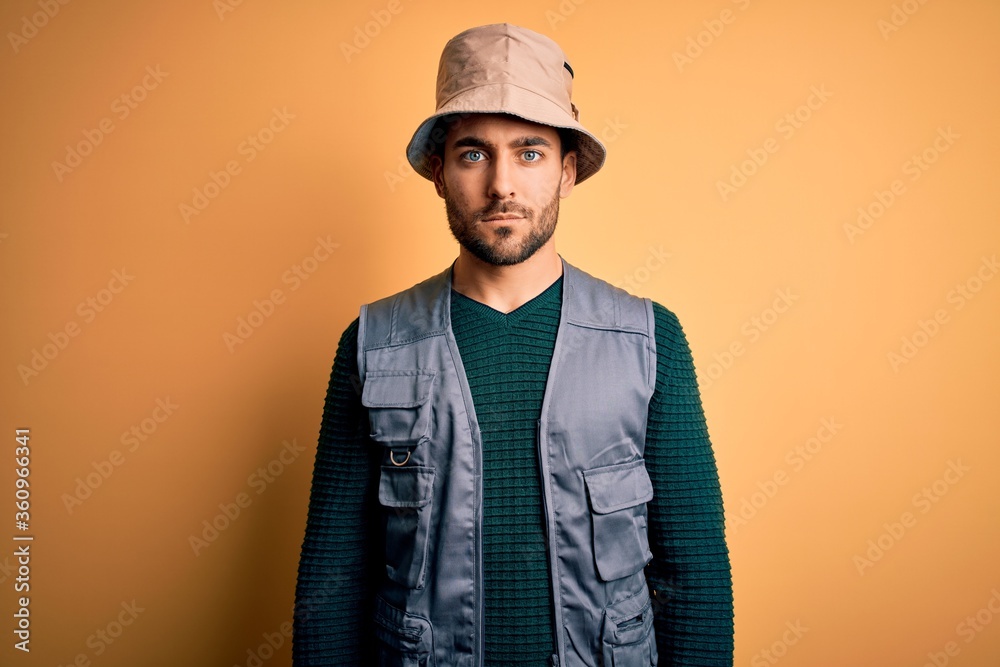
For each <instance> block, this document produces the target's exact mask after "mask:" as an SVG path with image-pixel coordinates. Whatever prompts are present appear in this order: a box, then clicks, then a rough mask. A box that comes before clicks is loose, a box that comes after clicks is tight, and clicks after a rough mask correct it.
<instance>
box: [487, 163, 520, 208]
mask: <svg viewBox="0 0 1000 667" xmlns="http://www.w3.org/2000/svg"><path fill="white" fill-rule="evenodd" d="M488 188H489V192H488V193H487V194H489V196H490V197H491V198H494V199H501V200H502V199H508V198H512V197H514V194H515V193H514V172H513V165H511V164H510V162H509V161H508V160H506V159H503V158H497V159H496V160H494V161H493V164H492V165H490V173H489V183H488Z"/></svg>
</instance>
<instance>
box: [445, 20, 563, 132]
mask: <svg viewBox="0 0 1000 667" xmlns="http://www.w3.org/2000/svg"><path fill="white" fill-rule="evenodd" d="M504 84H506V85H514V86H518V87H520V88H524V89H526V90H529V91H531V92H534V93H535V94H537V95H540V96H542V97H544V98H545V99H547V100H549V101H550V102H551V103H553V104H555V105H557V106H558V107H559V108H561V109H562V110H563V111H565V112H566V113H567V114H569V115H570V116H572V115H574V114H573V106H572V102H571V100H572V96H573V76H572V74H571V73H570V71H569V69H568V68H567V67H566V55H565V54H564V53H563V50H562V49H561V48H560V47H559V45H558V44H556V43H555V42H554V41H552V40H551V39H549V38H548V37H546V36H545V35H541V34H539V33H537V32H534V31H532V30H528V29H526V28H521V27H519V26H515V25H511V24H509V23H495V24H492V25H486V26H480V27H478V28H471V29H469V30H466V31H464V32H462V33H459V34H458V35H456V36H455V37H453V38H452V39H451V40H449V41H448V43H447V44H446V45H445V48H444V51H442V53H441V61H440V64H439V66H438V78H437V96H436V97H437V99H436V104H437V106H436V108H437V109H441V108H442V107H443V106H445V105H446V104H447V103H448V102H449V101H450V100H452V99H453V98H454V97H455V96H456V95H460V94H461V93H463V92H466V91H469V90H472V89H474V88H479V87H481V86H490V85H504Z"/></svg>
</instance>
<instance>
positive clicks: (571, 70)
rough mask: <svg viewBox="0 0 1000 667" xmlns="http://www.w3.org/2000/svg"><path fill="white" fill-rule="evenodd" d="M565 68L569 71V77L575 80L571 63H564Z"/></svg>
mask: <svg viewBox="0 0 1000 667" xmlns="http://www.w3.org/2000/svg"><path fill="white" fill-rule="evenodd" d="M563 67H565V68H566V69H567V70H568V71H569V76H570V78H571V79H572V78H573V68H572V67H570V66H569V63H568V62H565V61H563Z"/></svg>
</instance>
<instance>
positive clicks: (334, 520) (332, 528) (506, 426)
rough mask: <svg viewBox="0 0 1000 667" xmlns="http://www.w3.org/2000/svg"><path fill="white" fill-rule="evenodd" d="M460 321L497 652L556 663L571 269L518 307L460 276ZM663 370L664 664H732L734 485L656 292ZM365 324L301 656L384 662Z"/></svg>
mask: <svg viewBox="0 0 1000 667" xmlns="http://www.w3.org/2000/svg"><path fill="white" fill-rule="evenodd" d="M451 295H452V302H451V316H452V330H453V332H454V334H455V339H456V341H457V343H458V347H459V353H460V354H461V356H462V363H463V365H464V366H465V371H466V376H467V379H468V382H469V388H470V390H471V392H472V399H473V404H474V408H475V411H476V417H477V419H478V421H479V426H480V431H481V434H482V442H483V494H484V495H483V508H484V516H483V560H484V563H483V564H484V583H485V591H484V599H483V603H484V610H485V629H486V637H485V642H486V663H487V664H488V665H530V666H531V667H543V666H545V667H547V666H548V665H549V664H550V663H549V656H550V655H551V654H552V653H554V652H555V647H554V640H553V629H552V623H553V620H552V619H553V615H552V603H551V590H550V583H549V573H548V563H547V559H546V547H545V521H544V515H543V510H542V497H541V484H540V473H539V470H538V456H537V443H536V442H535V429H534V425H535V421H536V420H537V419H538V417H539V416H540V413H541V404H542V396H543V394H544V391H545V383H546V379H547V376H548V369H549V362H550V360H551V358H552V351H553V347H554V345H555V337H556V331H557V328H558V325H559V313H560V307H561V303H562V278H561V277H560V278H559V279H558V280H556V282H555V283H553V284H552V285H551V286H549V287H548V288H547V289H546V290H545V291H544V292H542V293H541V294H539V295H538V296H537V297H535V298H534V299H532V300H530V301H528V302H527V303H525V304H523V305H522V306H520V307H519V308H517V309H516V310H514V311H512V312H510V313H506V314H504V313H501V312H499V311H497V310H494V309H493V308H490V307H489V306H486V305H485V304H482V303H479V302H477V301H475V300H473V299H470V298H468V297H466V296H464V295H462V294H460V293H458V292H456V291H454V290H452V293H451ZM653 312H654V315H655V319H656V348H657V378H656V389H655V391H654V393H653V397H652V400H651V402H650V406H649V414H648V419H647V433H646V448H645V454H644V456H645V460H646V468H647V469H648V471H649V475H650V478H651V479H652V482H653V500H652V501H650V503H649V506H648V507H649V535H650V540H649V541H650V550H651V551H652V553H653V561H652V563H651V564H650V565H649V567H648V568H647V570H646V573H647V578H648V580H649V583H650V588H651V589H652V590H653V591H654V605H655V612H656V613H655V616H654V622H655V626H656V638H657V646H658V650H659V654H660V665H670V666H671V667H673V666H675V665H676V666H681V665H698V666H700V667H709V666H714V665H727V666H728V665H732V664H733V663H732V660H733V657H732V653H733V598H732V580H731V576H730V567H729V552H728V550H727V548H726V542H725V535H724V520H723V511H722V496H721V492H720V487H719V477H718V472H717V470H716V464H715V457H714V455H713V452H712V446H711V443H710V441H709V438H708V431H707V428H706V426H705V418H704V413H703V411H702V407H701V401H700V398H699V395H698V386H697V382H696V380H695V373H694V366H693V364H692V360H691V353H690V349H689V347H688V344H687V340H686V338H685V337H684V332H683V330H682V329H681V326H680V323H679V322H678V320H677V318H676V316H674V314H673V313H671V312H670V311H669V310H667V309H666V308H664V307H663V306H661V305H660V304H658V303H655V302H654V304H653ZM357 327H358V320H357V319H355V320H354V321H353V322H352V323H351V324H350V325H349V326H348V327H347V329H346V330H345V331H344V334H343V336H342V337H341V339H340V344H339V347H338V349H337V355H336V358H335V360H334V364H333V372H332V374H331V377H330V384H329V388H328V391H327V397H326V406H325V409H324V412H323V422H322V426H321V429H320V439H319V445H318V447H317V451H316V462H315V468H314V471H313V483H312V491H311V494H310V501H309V513H308V519H307V524H306V534H305V539H304V541H303V545H302V555H301V559H300V562H299V576H298V584H297V587H296V592H295V593H296V595H295V597H296V601H295V603H296V609H295V624H294V636H293V659H294V664H295V665H303V666H305V665H338V666H340V665H357V666H366V665H369V664H373V663H372V660H371V657H370V652H369V650H370V648H371V647H372V646H373V643H374V638H373V635H372V632H371V627H370V623H368V622H367V619H368V618H370V601H371V598H372V590H373V587H374V583H375V582H376V581H378V579H379V578H380V577H383V576H384V564H383V563H382V562H381V561H380V559H379V557H378V556H379V554H380V553H381V546H380V544H379V542H378V536H377V535H373V534H372V533H373V532H374V531H372V530H370V528H371V527H373V526H376V525H378V521H377V516H378V515H377V512H378V506H377V500H376V498H375V495H374V492H375V491H376V490H377V486H378V467H379V463H380V459H379V456H380V454H381V452H379V451H378V449H377V448H376V447H374V446H373V445H372V443H371V442H370V440H369V439H368V437H367V433H368V417H367V413H366V412H365V408H364V407H363V406H362V405H361V402H360V395H359V392H358V388H359V382H358V368H357Z"/></svg>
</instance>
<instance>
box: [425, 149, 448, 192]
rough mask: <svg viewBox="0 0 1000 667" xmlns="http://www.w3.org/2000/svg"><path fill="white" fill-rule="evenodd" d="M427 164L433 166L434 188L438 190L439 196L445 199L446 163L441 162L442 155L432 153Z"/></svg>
mask: <svg viewBox="0 0 1000 667" xmlns="http://www.w3.org/2000/svg"><path fill="white" fill-rule="evenodd" d="M427 165H428V166H429V167H430V168H431V179H432V180H433V181H434V189H435V190H437V193H438V197H441V198H442V199H444V163H443V162H441V156H439V155H432V156H431V157H430V159H429V160H428V161H427Z"/></svg>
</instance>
